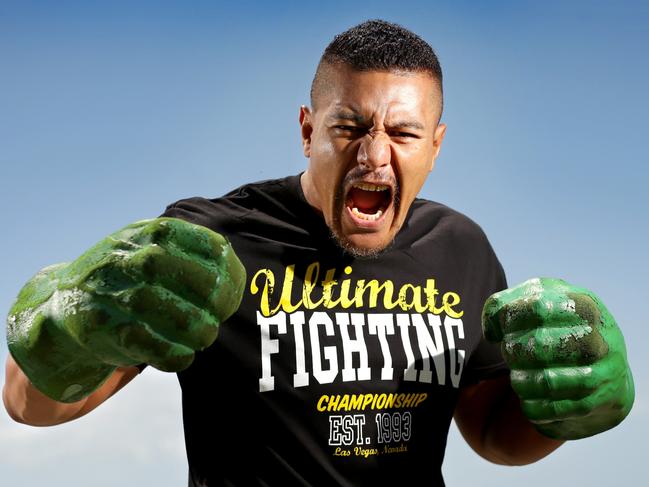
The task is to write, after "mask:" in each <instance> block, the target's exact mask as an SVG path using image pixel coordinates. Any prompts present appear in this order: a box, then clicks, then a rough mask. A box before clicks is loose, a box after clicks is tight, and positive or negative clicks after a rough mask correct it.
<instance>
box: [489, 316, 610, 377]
mask: <svg viewBox="0 0 649 487" xmlns="http://www.w3.org/2000/svg"><path fill="white" fill-rule="evenodd" d="M501 350H502V354H503V357H504V359H505V361H506V362H507V364H508V365H509V366H510V367H511V368H516V369H533V368H540V367H555V366H559V365H587V364H592V363H594V362H596V361H597V360H599V359H601V358H603V357H605V356H606V354H607V353H608V345H607V343H606V341H605V340H604V338H603V337H602V335H601V334H600V332H599V330H598V329H593V328H592V327H590V326H584V325H578V326H570V327H560V328H559V327H541V328H535V329H533V330H529V331H527V332H524V333H521V332H515V333H509V334H506V335H505V337H504V339H503V342H502V345H501Z"/></svg>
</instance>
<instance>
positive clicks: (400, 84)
mask: <svg viewBox="0 0 649 487" xmlns="http://www.w3.org/2000/svg"><path fill="white" fill-rule="evenodd" d="M327 70H328V71H329V72H327V73H326V74H325V76H326V78H327V79H326V82H325V83H323V85H324V86H322V88H323V89H322V90H321V93H319V96H318V102H317V105H318V107H319V108H321V109H324V111H326V112H328V115H331V114H332V112H336V113H341V112H342V113H344V112H345V111H349V112H352V113H358V114H362V115H366V116H369V115H370V113H372V114H373V113H377V114H383V115H384V116H387V115H390V114H397V113H399V112H401V113H403V112H405V113H408V114H411V115H415V116H420V117H428V116H432V117H433V118H434V117H435V116H436V114H438V113H439V109H440V101H441V100H440V94H439V89H438V86H437V83H436V81H435V80H434V79H433V77H432V76H430V75H429V74H428V73H425V72H411V71H356V70H354V69H352V68H350V67H348V66H344V65H343V66H330V67H328V68H327Z"/></svg>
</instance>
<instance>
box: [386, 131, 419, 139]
mask: <svg viewBox="0 0 649 487" xmlns="http://www.w3.org/2000/svg"><path fill="white" fill-rule="evenodd" d="M392 137H401V138H405V139H418V138H419V136H418V135H417V134H413V133H411V132H393V133H392Z"/></svg>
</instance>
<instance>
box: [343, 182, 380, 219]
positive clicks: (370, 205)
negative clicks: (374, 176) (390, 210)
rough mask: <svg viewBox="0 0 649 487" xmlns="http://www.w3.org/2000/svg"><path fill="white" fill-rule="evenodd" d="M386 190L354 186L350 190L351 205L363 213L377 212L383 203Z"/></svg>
mask: <svg viewBox="0 0 649 487" xmlns="http://www.w3.org/2000/svg"><path fill="white" fill-rule="evenodd" d="M383 193H384V191H365V190H363V189H360V188H352V189H351V190H350V192H349V198H350V199H351V203H352V204H351V206H352V207H356V208H358V210H359V211H361V212H363V213H368V214H372V213H376V212H377V210H379V209H380V208H381V204H382V203H383V198H384V195H383Z"/></svg>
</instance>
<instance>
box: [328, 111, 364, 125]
mask: <svg viewBox="0 0 649 487" xmlns="http://www.w3.org/2000/svg"><path fill="white" fill-rule="evenodd" d="M329 118H330V119H331V120H349V121H350V122H356V123H358V124H364V123H365V122H366V121H365V119H364V118H363V116H362V115H360V114H359V113H355V112H350V111H348V110H339V111H337V112H334V113H332V114H331V116H330V117H329Z"/></svg>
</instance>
